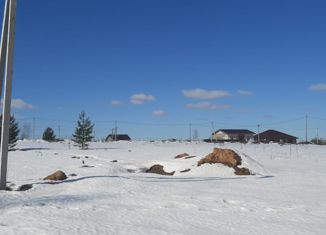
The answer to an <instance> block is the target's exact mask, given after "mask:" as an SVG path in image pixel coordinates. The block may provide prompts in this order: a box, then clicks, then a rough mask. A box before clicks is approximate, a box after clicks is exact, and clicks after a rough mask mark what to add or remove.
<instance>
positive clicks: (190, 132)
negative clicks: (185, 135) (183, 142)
mask: <svg viewBox="0 0 326 235" xmlns="http://www.w3.org/2000/svg"><path fill="white" fill-rule="evenodd" d="M191 125H192V124H191V123H189V141H190V142H191V139H192V138H191V134H192V131H191Z"/></svg>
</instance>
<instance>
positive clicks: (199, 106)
mask: <svg viewBox="0 0 326 235" xmlns="http://www.w3.org/2000/svg"><path fill="white" fill-rule="evenodd" d="M187 108H188V109H208V110H217V109H229V108H231V106H230V105H217V104H212V103H210V102H199V103H192V104H187Z"/></svg>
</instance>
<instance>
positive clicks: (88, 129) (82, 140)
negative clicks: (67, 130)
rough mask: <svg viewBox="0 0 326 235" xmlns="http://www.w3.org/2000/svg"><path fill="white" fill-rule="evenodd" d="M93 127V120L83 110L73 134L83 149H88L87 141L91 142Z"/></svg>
mask: <svg viewBox="0 0 326 235" xmlns="http://www.w3.org/2000/svg"><path fill="white" fill-rule="evenodd" d="M93 127H94V125H93V124H92V122H91V120H90V119H89V118H88V117H86V113H85V112H84V111H82V112H81V113H80V114H79V120H78V121H77V127H76V129H75V133H74V134H73V135H72V136H73V141H74V142H76V143H77V144H78V145H79V146H80V148H81V149H87V148H88V144H87V142H90V141H91V140H92V139H93V136H92V132H93Z"/></svg>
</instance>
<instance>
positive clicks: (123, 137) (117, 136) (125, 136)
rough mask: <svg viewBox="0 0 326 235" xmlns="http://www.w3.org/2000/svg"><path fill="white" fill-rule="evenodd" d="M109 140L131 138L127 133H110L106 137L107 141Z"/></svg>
mask: <svg viewBox="0 0 326 235" xmlns="http://www.w3.org/2000/svg"><path fill="white" fill-rule="evenodd" d="M108 140H128V141H129V140H131V138H130V137H129V135H126V134H117V135H112V134H110V135H108V136H107V137H106V139H105V141H108Z"/></svg>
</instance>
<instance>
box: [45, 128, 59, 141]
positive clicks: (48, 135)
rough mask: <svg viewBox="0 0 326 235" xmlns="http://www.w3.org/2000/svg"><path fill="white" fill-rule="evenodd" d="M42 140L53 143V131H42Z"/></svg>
mask: <svg viewBox="0 0 326 235" xmlns="http://www.w3.org/2000/svg"><path fill="white" fill-rule="evenodd" d="M42 139H43V140H46V141H55V140H56V137H55V134H54V131H53V129H52V128H51V127H48V128H46V129H45V130H44V132H43V136H42Z"/></svg>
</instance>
